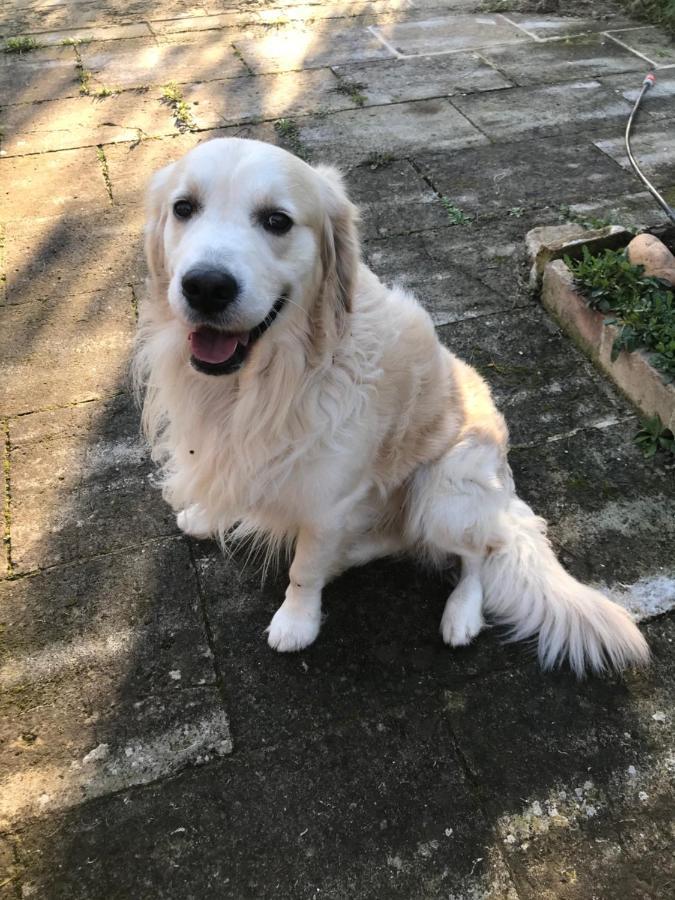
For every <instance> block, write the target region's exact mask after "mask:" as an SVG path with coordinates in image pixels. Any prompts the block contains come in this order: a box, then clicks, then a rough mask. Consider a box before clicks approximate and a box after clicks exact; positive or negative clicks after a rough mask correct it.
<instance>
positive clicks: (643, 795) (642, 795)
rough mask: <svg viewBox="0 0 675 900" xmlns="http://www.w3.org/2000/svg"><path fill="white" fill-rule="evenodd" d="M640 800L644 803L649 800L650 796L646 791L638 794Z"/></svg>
mask: <svg viewBox="0 0 675 900" xmlns="http://www.w3.org/2000/svg"><path fill="white" fill-rule="evenodd" d="M638 799H640V800H642V802H643V803H644V801H645V800H649V794H646V793H645V792H644V791H640V793H639V794H638Z"/></svg>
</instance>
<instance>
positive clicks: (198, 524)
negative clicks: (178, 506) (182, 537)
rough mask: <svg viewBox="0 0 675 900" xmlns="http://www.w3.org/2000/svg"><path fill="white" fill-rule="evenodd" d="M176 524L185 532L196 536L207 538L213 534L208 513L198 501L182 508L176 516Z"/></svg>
mask: <svg viewBox="0 0 675 900" xmlns="http://www.w3.org/2000/svg"><path fill="white" fill-rule="evenodd" d="M176 525H178V527H179V528H180V530H181V531H182V532H183V533H184V534H189V535H190V537H194V538H207V537H210V536H211V529H210V528H209V524H208V519H207V516H206V513H205V512H204V510H203V509H202V507H201V506H199V505H198V504H197V503H193V505H192V506H188V507H187V509H183V510H181V511H180V512H179V513H178V515H177V516H176Z"/></svg>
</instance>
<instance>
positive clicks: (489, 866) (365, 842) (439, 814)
mask: <svg viewBox="0 0 675 900" xmlns="http://www.w3.org/2000/svg"><path fill="white" fill-rule="evenodd" d="M418 721H419V717H418V716H416V715H414V714H413V723H416V722H418ZM413 723H410V721H409V716H406V717H403V718H402V720H401V721H399V722H396V721H393V722H391V723H386V724H385V723H382V724H383V728H382V729H381V730H377V729H376V728H375V726H374V725H373V726H371V725H370V723H369V724H368V725H366V724H365V723H363V724H359V723H354V724H352V725H351V726H350V727H348V728H343V729H335V730H333V731H332V732H330V733H328V734H319V735H316V736H315V735H311V736H306V737H305V738H304V739H302V740H298V741H296V742H294V743H293V744H291V745H289V746H282V747H279V748H278V749H277V750H276V751H275V752H274V753H270V752H268V751H264V750H263V751H259V752H257V753H252V754H249V755H247V756H244V757H236V756H233V757H232V758H231V759H228V760H227V761H224V762H222V763H220V764H215V765H211V766H209V767H208V768H207V769H204V770H202V771H188V772H185V773H183V774H182V775H180V776H178V778H176V779H172V780H171V781H169V782H167V783H166V784H165V785H163V786H162V787H161V788H160V787H159V786H155V785H149V786H147V787H146V788H143V789H141V790H136V791H133V792H128V793H124V794H122V795H120V797H119V798H117V799H112V798H111V799H110V800H105V801H99V802H97V803H94V804H88V805H87V806H86V807H83V809H82V810H81V812H79V813H78V814H72V815H67V814H66V815H62V816H58V817H56V816H55V817H49V818H47V819H46V820H45V821H44V822H43V823H35V825H34V826H33V827H32V828H31V829H30V832H28V831H27V832H26V833H25V834H24V840H23V843H22V855H21V865H22V867H24V879H25V883H26V884H28V885H30V887H31V888H33V889H34V890H35V892H36V893H37V894H38V895H39V894H40V893H41V892H42V891H43V890H44V887H45V886H46V885H50V886H51V892H52V894H54V896H61V897H65V896H69V897H71V898H78V897H82V898H83V897H87V896H90V895H91V893H92V891H95V890H96V885H100V884H106V885H108V884H114V885H115V891H116V893H117V895H118V896H119V897H122V896H124V895H127V896H129V895H136V894H138V893H144V892H145V891H146V890H148V889H151V890H152V891H154V892H159V893H160V894H161V895H163V896H166V897H172V896H173V897H178V896H182V897H186V898H188V897H189V898H196V897H198V896H203V895H204V894H209V893H213V892H216V893H217V894H218V895H219V896H221V897H223V898H242V897H259V898H270V897H272V896H274V894H275V893H278V892H280V891H286V890H287V887H288V886H289V885H290V886H291V890H292V891H295V892H296V893H297V896H299V897H311V896H316V895H317V894H320V895H321V896H324V897H329V898H338V897H345V896H359V897H364V898H376V897H381V896H384V895H386V896H387V897H392V898H405V897H411V896H415V895H418V894H419V895H420V896H458V897H468V896H480V897H487V898H492V900H496V898H498V897H499V898H505V900H514V898H515V895H514V893H513V892H512V890H511V888H510V882H509V877H508V874H507V873H506V871H505V869H504V867H503V864H502V863H501V856H500V854H499V852H496V853H495V852H492V851H490V850H488V851H486V850H485V849H484V847H485V846H486V844H487V845H490V844H491V840H490V826H489V823H487V822H486V821H485V820H484V819H483V817H482V815H481V813H480V810H479V809H477V806H476V803H475V801H474V795H473V792H472V791H471V790H470V788H469V787H468V786H467V785H466V784H465V783H464V780H463V775H462V773H461V768H460V765H459V763H458V761H457V760H456V758H455V756H454V753H453V750H452V741H451V738H450V737H449V736H448V735H447V734H443V733H436V732H435V729H434V726H433V723H429V724H428V725H427V726H426V727H425V728H424V729H423V732H422V734H423V735H426V736H427V738H426V739H424V738H423V737H422V735H421V734H420V733H418V732H416V729H415V727H414V724H413ZM430 733H431V736H432V739H433V744H432V746H433V747H434V748H435V749H434V750H432V751H431V752H429V751H428V750H427V749H426V741H427V740H428V739H429V735H430ZM354 741H358V742H359V744H361V743H362V742H363V749H364V751H365V748H366V747H367V748H368V750H367V751H365V759H362V760H361V764H360V765H359V767H358V769H357V770H356V771H355V772H354V773H353V774H352V756H351V753H350V752H349V751H348V750H346V749H344V748H347V747H350V746H353V745H354ZM423 747H424V749H423ZM413 772H414V773H415V774H414V776H413ZM347 773H349V774H347ZM280 797H283V805H284V815H283V816H270V815H269V810H270V809H271V808H274V804H276V803H277V802H279V800H280ZM105 823H107V824H105ZM150 824H151V825H152V827H149V825H150ZM104 832H106V834H105V836H104ZM151 833H152V835H153V837H152V839H151V837H150V836H151ZM251 846H255V847H256V852H255V854H251V853H250V852H248V848H250V847H251ZM477 847H478V848H480V850H481V852H480V853H479V854H478V856H477V855H476V854H477V849H476V848H477ZM136 856H137V857H138V858H139V859H141V858H142V859H143V860H144V863H143V866H142V868H140V869H139V868H138V867H136V866H131V865H122V860H124V859H129V858H135V857H136ZM86 860H89V862H88V863H87V862H86Z"/></svg>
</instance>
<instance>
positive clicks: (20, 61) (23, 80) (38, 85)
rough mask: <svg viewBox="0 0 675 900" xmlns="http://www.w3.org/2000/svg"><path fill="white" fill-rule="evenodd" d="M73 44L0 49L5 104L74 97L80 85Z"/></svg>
mask: <svg viewBox="0 0 675 900" xmlns="http://www.w3.org/2000/svg"><path fill="white" fill-rule="evenodd" d="M75 63H76V57H75V53H74V51H73V48H72V47H49V48H46V49H43V50H33V51H32V52H31V53H22V54H16V55H14V54H7V53H0V92H2V97H3V102H4V103H7V104H16V103H33V102H36V101H41V100H55V99H58V98H62V97H76V96H77V95H78V94H79V89H80V85H79V82H78V80H77V70H76V68H75Z"/></svg>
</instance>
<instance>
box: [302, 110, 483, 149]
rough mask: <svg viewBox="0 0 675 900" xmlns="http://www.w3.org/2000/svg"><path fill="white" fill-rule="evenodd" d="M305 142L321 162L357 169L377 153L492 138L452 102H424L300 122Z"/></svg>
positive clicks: (444, 146) (445, 146) (469, 143)
mask: <svg viewBox="0 0 675 900" xmlns="http://www.w3.org/2000/svg"><path fill="white" fill-rule="evenodd" d="M297 125H298V128H299V133H300V139H301V141H302V143H303V144H304V145H305V146H306V147H308V148H309V150H310V151H311V152H312V153H313V154H314V156H315V158H316V159H317V160H324V161H326V160H330V161H333V162H336V163H341V164H343V165H350V164H352V165H355V164H357V163H359V162H363V161H365V160H367V159H368V158H371V157H373V156H374V155H377V154H380V155H381V154H384V155H385V156H386V155H387V154H393V155H394V156H406V155H408V154H411V153H413V152H414V151H415V150H416V149H417V148H418V147H419V137H420V134H424V139H425V145H426V147H428V148H433V149H435V150H448V151H449V150H459V149H461V148H465V147H475V146H476V145H479V144H486V143H487V138H486V137H485V136H484V135H483V134H482V133H481V132H480V131H478V129H477V128H475V127H474V126H473V125H472V124H471V123H470V122H469V121H468V120H467V119H466V118H465V117H464V116H462V115H461V114H460V113H458V112H457V110H456V109H455V108H454V107H453V106H452V105H451V103H450V101H448V100H444V99H440V100H419V101H417V102H415V103H397V104H394V105H392V106H375V107H370V108H365V109H358V110H354V111H349V112H341V113H335V115H332V116H327V117H326V118H321V119H317V118H315V119H302V120H300V121H298V123H297Z"/></svg>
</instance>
